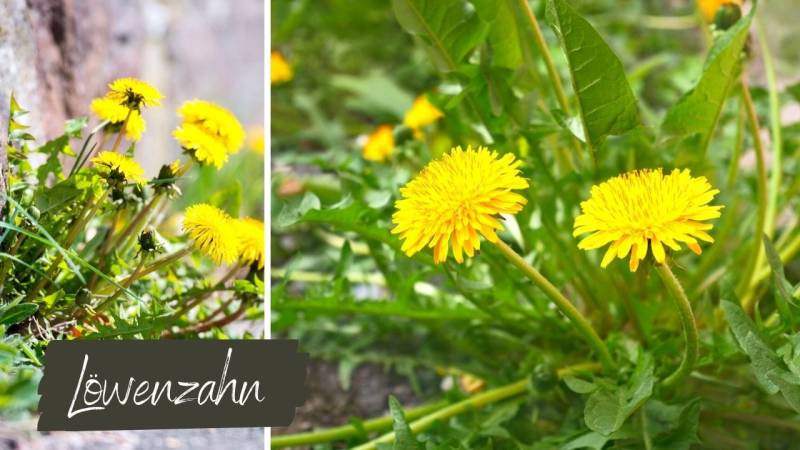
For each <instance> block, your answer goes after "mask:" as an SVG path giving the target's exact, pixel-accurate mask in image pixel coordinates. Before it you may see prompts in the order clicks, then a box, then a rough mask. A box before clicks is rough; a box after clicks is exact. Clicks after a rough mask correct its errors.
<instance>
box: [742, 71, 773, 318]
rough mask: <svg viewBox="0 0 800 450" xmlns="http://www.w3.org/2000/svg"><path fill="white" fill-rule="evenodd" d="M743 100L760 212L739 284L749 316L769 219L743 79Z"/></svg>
mask: <svg viewBox="0 0 800 450" xmlns="http://www.w3.org/2000/svg"><path fill="white" fill-rule="evenodd" d="M742 99H743V100H744V105H745V109H746V111H747V117H748V121H749V123H750V133H751V134H752V137H753V146H754V147H755V153H756V171H757V179H756V183H757V187H756V188H757V190H758V205H757V206H758V210H757V212H756V214H757V219H756V229H755V233H754V234H753V244H752V245H753V248H752V250H751V253H750V255H749V258H748V259H747V265H746V266H745V270H744V272H743V273H742V278H741V282H740V284H739V289H738V291H739V292H738V293H739V298H741V299H742V308H743V309H744V310H745V312H747V313H748V314H749V313H750V312H752V310H753V303H754V302H753V300H754V297H753V295H752V290H751V289H750V288H751V286H752V284H753V281H754V278H755V269H756V267H758V263H759V262H760V260H761V258H762V249H763V247H762V245H761V239H762V238H761V237H762V236H763V235H764V228H765V226H766V218H767V202H768V198H767V168H766V165H765V162H764V160H765V156H764V153H765V152H764V146H763V144H762V142H761V135H760V132H759V126H758V115H757V114H756V109H755V106H753V98H752V97H751V96H750V89H749V88H748V86H747V81H746V80H745V79H744V78H742Z"/></svg>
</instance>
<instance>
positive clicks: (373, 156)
mask: <svg viewBox="0 0 800 450" xmlns="http://www.w3.org/2000/svg"><path fill="white" fill-rule="evenodd" d="M393 150H394V134H393V132H392V127H391V125H381V126H379V127H378V128H377V129H376V130H375V131H373V132H372V133H370V135H369V136H367V142H366V143H365V144H364V148H363V150H362V153H363V155H364V159H367V160H369V161H378V162H380V161H384V160H386V159H387V158H388V157H389V155H391V154H392V151H393Z"/></svg>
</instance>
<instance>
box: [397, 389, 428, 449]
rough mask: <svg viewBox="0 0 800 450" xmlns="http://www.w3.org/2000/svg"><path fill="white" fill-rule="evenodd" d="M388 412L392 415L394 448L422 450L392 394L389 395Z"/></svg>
mask: <svg viewBox="0 0 800 450" xmlns="http://www.w3.org/2000/svg"><path fill="white" fill-rule="evenodd" d="M389 414H391V416H392V424H393V425H392V427H393V428H394V447H392V448H393V449H394V450H422V446H421V445H420V444H419V442H417V440H416V439H415V438H414V433H412V432H411V427H409V426H408V422H406V416H405V414H403V407H402V406H401V405H400V402H398V401H397V399H396V398H395V397H394V396H393V395H390V396H389Z"/></svg>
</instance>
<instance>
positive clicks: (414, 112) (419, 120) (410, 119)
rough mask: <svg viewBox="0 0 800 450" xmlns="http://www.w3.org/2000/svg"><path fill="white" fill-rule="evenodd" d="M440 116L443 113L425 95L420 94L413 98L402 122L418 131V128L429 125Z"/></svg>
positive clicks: (442, 115)
mask: <svg viewBox="0 0 800 450" xmlns="http://www.w3.org/2000/svg"><path fill="white" fill-rule="evenodd" d="M442 117H444V114H442V112H441V111H439V109H438V108H437V107H435V106H433V104H432V103H431V102H429V101H428V98H427V97H425V96H424V95H420V96H419V97H417V98H416V100H414V103H413V104H412V105H411V109H409V110H408V111H406V115H405V117H403V124H404V125H405V126H407V127H409V128H411V129H413V130H414V131H417V132H419V129H420V128H422V127H424V126H426V125H430V124H432V123H434V122H436V121H437V120H439V119H441V118H442Z"/></svg>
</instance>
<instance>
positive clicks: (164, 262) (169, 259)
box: [97, 247, 192, 294]
mask: <svg viewBox="0 0 800 450" xmlns="http://www.w3.org/2000/svg"><path fill="white" fill-rule="evenodd" d="M190 253H192V247H185V248H183V249H181V250H178V251H177V252H175V253H173V254H171V255H167V256H165V257H163V258H161V259H159V260H157V261H155V262H153V263H152V264H150V265H149V266H147V267H145V268H143V269H142V270H140V271H139V273H137V274H136V276H133V274H131V275H130V276H128V277H127V278H125V279H123V280H122V281H120V283H119V284H121V285H123V286H124V285H125V284H126V283H133V282H134V281H136V280H138V279H139V278H141V277H143V276H145V275H149V274H151V273H153V272H155V271H157V270H159V269H161V268H162V267H166V266H168V265H170V264H172V263H174V262H175V261H177V260H179V259H181V258H183V257H184V256H186V255H188V254H190ZM101 286H102V285H101ZM108 287H109V286H106V287H101V288H100V289H98V292H97V294H103V293H105V292H108Z"/></svg>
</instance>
